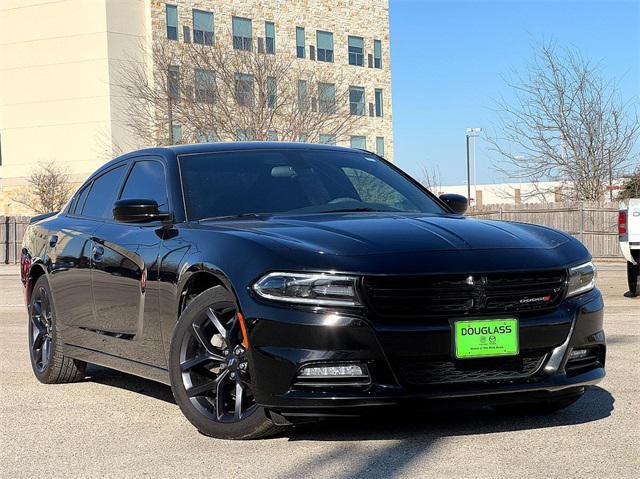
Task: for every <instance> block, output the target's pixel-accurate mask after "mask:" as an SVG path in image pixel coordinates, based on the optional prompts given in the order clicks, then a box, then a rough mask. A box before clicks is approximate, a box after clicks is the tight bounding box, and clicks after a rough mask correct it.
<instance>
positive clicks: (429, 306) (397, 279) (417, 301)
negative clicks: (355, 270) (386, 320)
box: [363, 270, 565, 317]
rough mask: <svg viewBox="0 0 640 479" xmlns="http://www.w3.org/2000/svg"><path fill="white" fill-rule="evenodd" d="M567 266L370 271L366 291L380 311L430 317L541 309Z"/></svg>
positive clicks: (552, 301) (557, 297)
mask: <svg viewBox="0 0 640 479" xmlns="http://www.w3.org/2000/svg"><path fill="white" fill-rule="evenodd" d="M564 283H565V272H564V271H563V270H559V271H541V272H524V273H490V274H475V275H457V276H452V275H447V276H440V275H433V276H368V277H366V278H365V279H364V281H363V286H364V293H365V297H366V299H367V301H368V302H369V305H370V306H371V307H372V308H373V310H374V311H375V312H376V313H377V314H379V315H380V316H384V317H394V316H395V317H403V316H404V317H407V316H409V317H411V316H413V317H418V316H419V317H429V316H446V317H452V316H456V315H467V314H482V313H517V312H527V311H540V310H545V309H551V308H555V307H556V306H558V304H559V303H560V302H561V301H562V298H563V295H564Z"/></svg>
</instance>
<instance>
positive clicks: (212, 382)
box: [170, 286, 280, 439]
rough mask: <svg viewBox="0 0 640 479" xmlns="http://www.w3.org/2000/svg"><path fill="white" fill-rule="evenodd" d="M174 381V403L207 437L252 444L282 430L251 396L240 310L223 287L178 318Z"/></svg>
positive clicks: (172, 359)
mask: <svg viewBox="0 0 640 479" xmlns="http://www.w3.org/2000/svg"><path fill="white" fill-rule="evenodd" d="M170 376H171V387H172V390H173V393H174V397H175V398H176V402H177V403H178V405H179V406H180V408H181V409H182V412H183V413H184V415H185V416H186V417H187V419H189V421H191V423H192V424H193V425H194V426H196V427H197V428H198V430H200V432H202V433H203V434H206V435H208V436H214V437H219V438H224V439H249V438H256V437H263V436H266V435H271V434H273V433H275V432H276V431H278V430H280V428H279V427H277V426H274V425H273V423H272V422H271V421H270V419H269V418H268V417H267V416H266V414H265V411H264V409H263V408H261V407H260V406H259V405H257V404H256V401H255V398H254V397H253V392H252V388H251V375H250V372H249V361H248V351H247V349H246V343H245V342H244V337H243V334H242V328H241V325H240V318H239V313H238V308H237V306H236V303H235V301H234V298H233V296H232V295H231V294H230V293H229V292H228V291H226V290H225V289H224V288H222V287H221V286H217V287H215V288H212V289H210V290H207V291H205V292H203V293H202V294H200V295H199V296H197V297H196V298H195V299H194V300H193V301H192V302H190V303H189V305H188V306H187V308H185V310H184V312H183V313H182V315H181V316H180V320H179V321H178V324H177V325H176V328H175V331H174V334H173V340H172V344H171V353H170Z"/></svg>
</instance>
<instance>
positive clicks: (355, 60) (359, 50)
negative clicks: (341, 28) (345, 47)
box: [349, 37, 364, 67]
mask: <svg viewBox="0 0 640 479" xmlns="http://www.w3.org/2000/svg"><path fill="white" fill-rule="evenodd" d="M349 65H355V66H358V67H362V66H364V38H362V37H349Z"/></svg>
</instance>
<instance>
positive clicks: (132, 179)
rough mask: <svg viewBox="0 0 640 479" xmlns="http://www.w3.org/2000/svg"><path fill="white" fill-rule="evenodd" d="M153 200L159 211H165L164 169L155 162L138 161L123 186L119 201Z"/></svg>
mask: <svg viewBox="0 0 640 479" xmlns="http://www.w3.org/2000/svg"><path fill="white" fill-rule="evenodd" d="M133 198H135V199H142V200H155V201H156V202H157V203H158V206H159V207H160V211H165V210H166V209H167V188H166V182H165V178H164V167H163V166H162V164H160V163H158V162H157V161H138V162H136V164H135V165H133V169H132V170H131V173H129V177H128V178H127V182H126V183H125V184H124V189H123V190H122V194H121V195H120V199H123V200H128V199H133Z"/></svg>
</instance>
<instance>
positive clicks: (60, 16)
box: [0, 0, 393, 214]
mask: <svg viewBox="0 0 640 479" xmlns="http://www.w3.org/2000/svg"><path fill="white" fill-rule="evenodd" d="M156 41H166V42H169V43H171V42H177V43H180V44H189V43H199V44H202V45H209V44H213V43H214V42H215V43H216V45H218V46H219V45H223V46H225V47H226V48H229V49H233V48H236V49H243V48H244V49H246V48H253V49H258V50H259V51H262V52H264V53H265V54H274V55H281V56H283V57H284V58H287V59H291V60H292V61H294V62H296V64H300V65H303V66H304V67H305V68H313V69H319V71H322V72H323V73H329V74H335V76H336V77H341V78H343V79H345V81H346V82H347V83H348V85H349V98H348V99H347V100H345V101H349V109H348V110H347V111H348V112H349V114H353V115H358V116H361V118H359V119H358V122H357V124H354V127H353V130H352V131H348V132H347V134H345V135H341V137H340V138H331V135H327V134H322V132H318V133H319V134H320V139H319V141H323V142H327V143H331V142H334V141H335V143H336V144H339V145H344V146H354V147H358V148H365V149H368V150H371V151H376V152H378V153H379V154H381V155H383V156H385V157H386V158H388V159H391V160H392V159H393V138H392V103H391V70H390V54H389V17H388V0H342V1H340V2H333V1H330V0H273V1H270V2H263V1H259V0H230V1H226V2H216V1H213V0H173V1H169V2H164V1H160V0H55V1H54V0H4V1H3V2H0V62H1V63H0V155H1V156H0V189H1V191H0V214H1V213H16V212H23V208H22V207H20V206H19V205H17V204H15V203H14V202H13V201H12V199H11V198H12V196H11V195H12V192H13V191H15V190H16V189H18V188H22V187H24V184H25V179H26V177H27V176H28V175H29V173H30V172H31V171H32V170H33V169H35V168H36V167H37V165H38V164H39V163H44V162H51V161H54V162H55V163H56V164H57V165H58V166H60V167H62V168H63V169H65V170H66V171H67V172H68V173H69V174H70V175H71V178H72V180H73V181H76V182H80V181H82V180H83V179H84V178H85V177H86V175H88V174H89V173H91V172H92V171H93V170H95V169H96V168H97V167H98V166H99V165H100V164H102V163H103V162H105V161H107V160H109V159H110V158H112V157H113V156H115V155H117V154H119V153H120V152H122V151H127V150H131V149H135V148H138V147H141V146H146V145H144V144H141V142H140V139H139V138H137V137H136V135H135V134H133V133H132V131H131V130H130V129H128V128H127V125H126V122H125V121H123V112H125V111H126V102H127V101H128V100H127V99H126V98H124V97H123V95H122V94H121V93H120V92H119V90H118V87H117V85H118V84H119V83H121V80H122V78H121V77H120V75H121V70H122V68H121V67H122V65H123V64H125V63H127V62H137V63H140V64H145V65H147V66H149V67H150V68H149V70H150V71H153V58H152V55H150V54H149V53H144V52H148V51H149V48H145V46H147V47H148V46H149V45H151V44H153V43H154V42H156ZM297 62H300V63H297ZM150 81H153V78H150ZM314 88H315V87H314ZM172 130H173V132H172V135H173V136H174V137H175V139H176V140H177V141H176V142H178V141H179V140H180V125H179V124H175V125H173V129H172ZM231 139H235V138H222V140H231ZM204 140H207V139H206V138H204V139H203V141H204ZM208 140H210V138H209V139H208ZM301 140H304V139H303V138H301Z"/></svg>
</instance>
